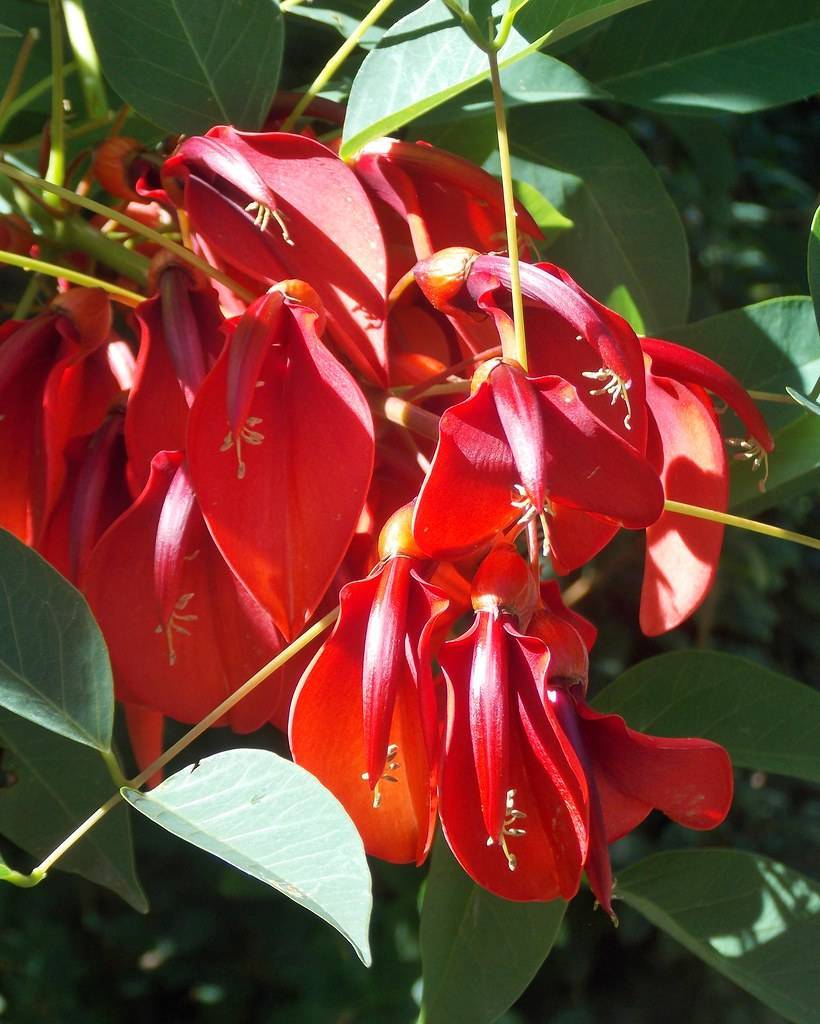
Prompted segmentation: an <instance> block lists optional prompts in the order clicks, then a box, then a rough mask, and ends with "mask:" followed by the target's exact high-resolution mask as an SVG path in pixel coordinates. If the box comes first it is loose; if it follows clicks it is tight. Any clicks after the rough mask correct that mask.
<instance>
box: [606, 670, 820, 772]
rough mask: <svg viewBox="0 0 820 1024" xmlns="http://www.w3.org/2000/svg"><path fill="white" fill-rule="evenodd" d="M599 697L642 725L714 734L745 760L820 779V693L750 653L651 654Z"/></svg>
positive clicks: (746, 764)
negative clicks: (756, 660)
mask: <svg viewBox="0 0 820 1024" xmlns="http://www.w3.org/2000/svg"><path fill="white" fill-rule="evenodd" d="M593 705H594V707H595V709H596V710H597V711H603V712H607V713H614V714H618V715H622V716H623V717H624V718H625V719H626V721H627V723H628V724H629V725H630V726H631V728H633V729H638V730H639V731H640V732H648V733H655V734H657V735H659V736H699V737H702V738H703V739H709V740H714V741H715V743H720V744H721V745H722V746H724V747H725V748H726V749H727V750H728V752H729V754H730V756H731V758H732V761H733V762H734V763H735V764H736V765H738V766H740V767H742V768H755V769H759V770H761V771H767V772H777V773H779V774H781V775H792V776H794V777H796V778H799V779H809V780H811V781H813V782H820V693H818V692H817V691H816V690H813V689H811V688H810V687H808V686H804V685H803V684H802V683H798V682H795V681H794V680H793V679H789V678H788V677H787V676H782V675H780V674H779V673H777V672H771V671H770V670H769V669H767V668H763V667H762V666H761V665H757V664H755V663H754V662H752V661H747V660H746V659H745V658H738V657H735V656H734V655H731V654H718V653H716V652H712V651H675V652H673V653H671V654H661V655H659V656H658V657H655V658H648V659H647V660H646V661H642V662H640V663H639V664H638V665H635V666H634V667H633V668H630V669H628V670H627V671H626V672H624V673H623V675H621V676H619V677H618V678H617V679H616V680H615V682H614V683H611V684H610V685H609V686H607V687H606V689H605V690H603V691H602V692H601V693H600V694H598V696H597V697H596V698H595V700H594V701H593Z"/></svg>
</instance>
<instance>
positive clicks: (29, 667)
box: [0, 530, 114, 750]
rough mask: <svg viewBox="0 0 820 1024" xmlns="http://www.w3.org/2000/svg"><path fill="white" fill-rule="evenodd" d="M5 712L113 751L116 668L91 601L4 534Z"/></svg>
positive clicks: (1, 645) (1, 678)
mask: <svg viewBox="0 0 820 1024" xmlns="http://www.w3.org/2000/svg"><path fill="white" fill-rule="evenodd" d="M0 706H2V707H6V708H8V709H9V710H10V711H13V712H15V714H18V715H22V716H23V717H24V718H28V719H30V720H31V721H32V722H36V723H37V724H38V725H42V726H44V727H45V728H46V729H51V730H52V731H53V732H58V733H60V734H61V735H63V736H67V737H68V738H69V739H72V740H76V741H77V742H79V743H85V744H86V745H88V746H90V747H96V748H97V749H98V750H108V749H109V748H110V746H111V729H112V726H113V723H114V684H113V680H112V678H111V665H110V663H109V661H108V652H107V650H106V647H105V641H104V640H103V637H102V633H100V630H99V627H98V626H97V623H96V622H95V621H94V618H93V616H92V615H91V611H90V610H89V608H88V605H87V604H86V602H85V598H84V597H83V596H82V594H81V593H80V592H79V591H78V590H76V589H75V588H74V587H72V585H71V584H70V583H68V582H67V580H65V579H64V578H63V577H62V576H61V575H60V574H59V573H58V572H57V571H56V570H54V569H52V568H51V566H50V565H49V564H48V563H47V562H46V561H45V560H44V559H42V558H41V557H40V556H39V555H38V554H37V553H36V552H35V551H32V550H31V548H28V547H26V545H25V544H22V543H21V542H20V541H19V540H17V539H16V538H15V537H13V536H12V535H11V534H10V533H8V532H6V531H5V530H0Z"/></svg>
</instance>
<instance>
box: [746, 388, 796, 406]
mask: <svg viewBox="0 0 820 1024" xmlns="http://www.w3.org/2000/svg"><path fill="white" fill-rule="evenodd" d="M749 398H753V399H754V400H755V401H756V402H777V403H778V404H780V405H794V399H793V398H789V396H788V395H782V394H779V393H778V392H775V391H750V392H749Z"/></svg>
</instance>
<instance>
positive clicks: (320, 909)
mask: <svg viewBox="0 0 820 1024" xmlns="http://www.w3.org/2000/svg"><path fill="white" fill-rule="evenodd" d="M330 742H332V740H331V741H330ZM123 796H124V797H125V798H126V800H128V802H129V803H131V804H133V806H134V807H136V809H137V810H138V811H140V812H141V813H142V814H144V815H145V816H146V817H148V818H151V820H152V821H155V822H156V823H157V824H158V825H162V827H163V828H165V829H167V830H168V831H169V832H173V834H174V835H176V836H179V837H180V838H181V839H185V840H187V842H189V843H193V844H194V846H198V847H200V848H201V849H203V850H207V851H208V852H209V853H212V854H214V856H216V857H219V858H221V859H222V860H224V861H227V863H228V864H232V865H233V866H234V867H237V868H239V869H240V870H241V871H244V872H246V873H247V874H249V875H252V876H253V877H254V878H258V879H259V880H260V881H262V882H266V883H267V884H268V885H271V886H273V887H274V888H275V889H278V890H279V892H282V893H284V894H285V896H289V897H290V898H291V899H292V900H294V901H295V902H296V903H299V904H301V905H302V906H303V907H306V908H307V909H308V910H312V911H313V913H314V914H317V915H318V916H319V917H321V918H322V919H323V920H325V921H327V922H328V923H329V924H331V925H333V927H334V928H336V929H338V930H339V931H340V932H341V933H342V935H344V936H345V938H347V939H348V940H349V941H350V943H351V944H352V946H353V948H354V949H355V950H356V952H357V953H358V954H359V956H360V957H361V959H362V961H363V962H364V963H365V964H368V965H369V964H370V947H369V944H368V939H367V928H368V922H369V920H370V909H371V905H372V896H371V892H370V872H369V870H368V867H367V860H366V858H365V855H364V847H363V846H362V841H361V839H360V837H359V833H358V832H357V831H356V828H355V826H354V825H353V822H352V821H351V820H350V818H349V817H348V816H347V813H346V812H345V810H344V808H343V807H342V805H341V804H340V803H339V802H338V800H337V799H336V798H335V797H334V796H333V794H332V793H330V792H329V791H328V790H326V789H325V788H324V787H323V786H322V785H321V784H320V783H319V782H317V780H316V779H315V778H314V777H313V776H312V775H311V774H310V773H309V772H306V771H305V769H304V768H301V767H299V765H296V764H294V763H293V762H292V761H287V760H285V759H284V758H282V757H278V756H277V755H276V754H273V753H271V752H270V751H267V750H226V751H224V752H223V753H221V754H214V755H213V756H212V757H207V758H203V760H201V761H198V762H197V763H196V764H195V765H192V766H191V767H188V768H183V770H182V771H180V772H177V773H176V774H175V775H172V776H171V777H170V778H168V779H166V780H165V782H163V783H161V784H160V785H159V786H157V787H156V788H155V789H152V790H151V791H150V792H149V793H141V792H139V791H138V790H134V789H124V790H123Z"/></svg>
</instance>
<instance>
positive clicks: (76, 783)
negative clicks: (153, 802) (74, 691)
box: [0, 710, 148, 913]
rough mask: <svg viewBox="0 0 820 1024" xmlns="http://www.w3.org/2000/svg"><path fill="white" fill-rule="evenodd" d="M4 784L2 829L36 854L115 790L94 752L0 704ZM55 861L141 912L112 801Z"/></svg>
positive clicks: (125, 828) (123, 829) (123, 824)
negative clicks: (94, 823)
mask: <svg viewBox="0 0 820 1024" xmlns="http://www.w3.org/2000/svg"><path fill="white" fill-rule="evenodd" d="M0 747H2V748H3V751H4V753H3V771H4V773H5V776H6V786H5V787H4V788H3V789H2V790H0V834H2V835H4V836H6V837H7V838H9V839H10V840H11V841H12V842H13V843H16V844H17V845H18V846H19V847H21V848H22V849H23V850H25V851H26V852H27V853H30V854H31V855H32V856H33V857H36V858H37V859H38V860H41V859H42V858H44V857H45V856H47V855H48V854H49V853H51V851H52V850H54V849H55V848H56V847H57V846H58V845H59V844H60V843H61V842H62V841H63V839H65V838H66V836H69V835H70V834H71V833H72V832H73V831H74V829H75V828H76V827H77V826H78V825H79V824H80V823H81V822H82V821H84V820H85V819H86V818H87V817H88V816H89V815H90V814H91V813H92V812H93V811H94V810H95V809H96V808H97V807H99V806H101V805H102V804H104V803H105V802H106V800H108V799H109V797H110V796H111V795H112V793H114V792H115V789H114V786H113V785H112V782H111V776H110V775H109V773H108V770H107V768H106V766H105V763H104V762H103V759H102V758H101V757H100V755H99V754H98V753H97V752H96V751H94V750H90V749H89V748H88V747H83V746H80V745H79V744H77V743H72V742H71V741H70V740H67V739H63V737H62V736H55V735H54V733H52V732H47V731H46V730H45V729H41V728H40V727H39V726H37V725H32V724H31V723H30V722H27V721H26V720H25V719H23V718H18V717H17V716H16V715H13V714H11V712H9V711H3V710H0ZM55 867H56V868H59V869H60V870H63V871H70V872H72V873H74V874H77V875H82V877H83V878H88V879H89V880H90V881H92V882H96V883H97V884H98V885H103V886H105V887H106V888H107V889H111V890H112V891H113V892H115V893H117V894H118V895H119V896H121V897H122V898H123V899H124V900H125V901H126V902H127V903H130V904H131V906H132V907H134V909H135V910H139V911H140V912H141V913H145V912H146V911H147V910H148V902H147V901H146V899H145V895H144V893H143V891H142V889H141V888H140V884H139V882H138V881H137V877H136V874H135V870H134V853H133V848H132V843H131V825H130V822H129V820H128V811H127V809H126V807H125V806H124V805H120V806H119V807H115V808H114V810H112V811H110V812H109V813H108V814H107V815H106V816H105V817H104V818H103V819H102V820H101V821H100V822H99V823H98V824H97V825H95V826H94V828H93V829H91V830H90V831H89V832H88V834H87V835H86V836H84V837H83V838H82V839H81V840H80V841H79V842H78V843H77V844H76V845H75V846H73V847H72V848H71V850H69V851H68V853H66V854H65V856H63V857H61V858H60V860H59V861H57V864H56V865H55Z"/></svg>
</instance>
